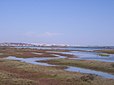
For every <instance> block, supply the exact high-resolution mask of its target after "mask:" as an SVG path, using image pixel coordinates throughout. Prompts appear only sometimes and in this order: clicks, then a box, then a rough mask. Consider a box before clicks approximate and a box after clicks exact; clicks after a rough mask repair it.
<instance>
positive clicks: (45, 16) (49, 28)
mask: <svg viewBox="0 0 114 85" xmlns="http://www.w3.org/2000/svg"><path fill="white" fill-rule="evenodd" d="M0 42H30V43H31V42H35V43H56V44H71V45H114V0H0Z"/></svg>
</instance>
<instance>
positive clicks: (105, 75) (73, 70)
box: [65, 66, 114, 79]
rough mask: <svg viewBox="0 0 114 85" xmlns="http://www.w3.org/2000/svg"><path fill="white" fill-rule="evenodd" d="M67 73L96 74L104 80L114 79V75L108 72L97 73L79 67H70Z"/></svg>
mask: <svg viewBox="0 0 114 85" xmlns="http://www.w3.org/2000/svg"><path fill="white" fill-rule="evenodd" d="M65 70H66V71H70V72H80V73H87V74H95V75H98V76H101V77H104V78H111V79H114V75H112V74H109V73H106V72H101V71H95V70H90V69H84V68H79V67H72V66H69V67H68V68H67V69H65Z"/></svg>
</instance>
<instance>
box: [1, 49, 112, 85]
mask: <svg viewBox="0 0 114 85" xmlns="http://www.w3.org/2000/svg"><path fill="white" fill-rule="evenodd" d="M49 51H51V50H38V49H27V48H26V49H20V48H19V49H18V48H0V85H113V84H114V80H113V79H104V78H101V77H98V76H95V75H90V74H81V73H79V72H67V71H64V70H63V68H65V67H66V66H67V65H73V66H80V67H85V68H92V69H98V70H103V71H106V72H110V73H114V64H113V63H100V62H96V61H76V62H74V61H73V60H68V59H67V58H66V59H59V60H51V61H45V62H48V63H52V64H57V65H61V66H54V67H45V66H39V65H33V64H27V63H24V62H20V61H13V60H7V59H4V58H5V57H8V56H16V57H22V58H28V57H56V55H61V56H66V57H73V55H67V54H61V53H57V52H58V50H57V51H56V52H55V53H53V52H49ZM64 51H66V50H59V52H64ZM54 54H55V55H54ZM106 67H107V69H106Z"/></svg>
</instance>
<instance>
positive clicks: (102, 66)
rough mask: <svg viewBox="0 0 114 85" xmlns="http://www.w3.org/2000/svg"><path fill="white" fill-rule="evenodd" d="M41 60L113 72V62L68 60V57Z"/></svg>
mask: <svg viewBox="0 0 114 85" xmlns="http://www.w3.org/2000/svg"><path fill="white" fill-rule="evenodd" d="M42 62H47V63H49V64H56V65H66V66H67V65H68V66H77V67H83V68H89V69H93V70H99V71H104V72H109V73H114V67H113V64H114V63H107V62H100V61H93V60H69V59H58V60H47V61H42Z"/></svg>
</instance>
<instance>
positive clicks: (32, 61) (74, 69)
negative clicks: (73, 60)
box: [6, 56, 114, 79]
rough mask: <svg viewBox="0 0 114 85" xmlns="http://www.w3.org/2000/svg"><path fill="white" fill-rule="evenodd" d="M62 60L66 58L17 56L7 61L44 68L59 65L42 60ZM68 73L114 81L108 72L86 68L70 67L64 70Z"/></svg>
mask: <svg viewBox="0 0 114 85" xmlns="http://www.w3.org/2000/svg"><path fill="white" fill-rule="evenodd" d="M60 58H65V57H57V58H17V57H15V56H9V57H7V58H6V59H10V60H18V61H21V62H26V63H30V64H35V65H42V66H57V65H52V64H48V63H42V62H40V61H42V60H51V59H60ZM64 70H66V71H70V72H80V73H88V74H95V75H98V76H101V77H104V78H111V79H114V75H112V74H109V73H106V72H100V71H95V70H90V69H84V68H79V67H72V66H68V68H67V69H64Z"/></svg>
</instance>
